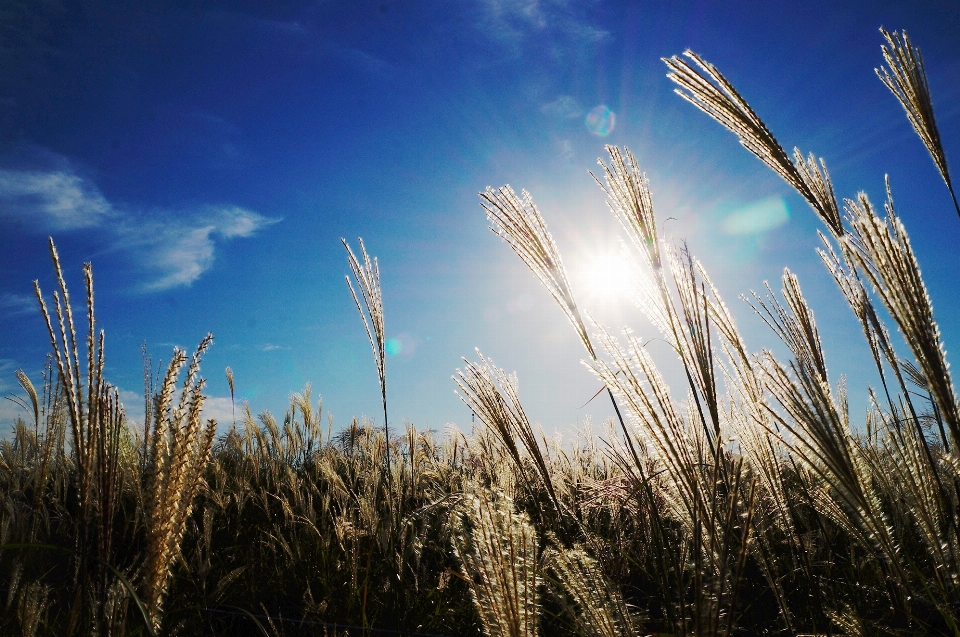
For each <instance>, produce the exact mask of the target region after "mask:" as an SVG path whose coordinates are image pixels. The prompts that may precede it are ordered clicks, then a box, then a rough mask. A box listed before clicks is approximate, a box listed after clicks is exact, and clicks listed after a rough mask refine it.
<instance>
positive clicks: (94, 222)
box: [0, 116, 279, 314]
mask: <svg viewBox="0 0 960 637" xmlns="http://www.w3.org/2000/svg"><path fill="white" fill-rule="evenodd" d="M211 117H212V116H211ZM29 152H30V154H32V155H34V156H39V157H40V159H41V160H42V163H43V164H44V165H47V166H50V165H53V166H55V168H53V169H48V170H9V169H0V228H2V226H3V222H4V221H5V220H7V219H10V218H16V219H17V220H19V221H21V222H23V223H24V224H25V225H26V226H27V227H31V228H34V229H36V230H41V231H44V232H46V231H52V230H61V231H62V230H74V229H80V228H102V230H103V235H104V242H105V243H106V244H107V245H106V246H105V247H109V248H112V249H117V250H120V251H122V252H125V253H127V254H129V255H131V256H132V257H133V258H134V259H136V260H137V261H138V262H139V264H140V265H141V266H142V268H143V270H144V271H145V272H146V273H148V275H149V276H148V280H146V281H144V282H142V284H141V287H142V289H144V290H147V291H154V290H165V289H169V288H173V287H177V286H186V285H190V284H192V283H193V282H194V281H196V280H197V279H198V278H199V277H200V276H201V275H202V274H203V273H204V272H205V271H207V270H208V269H210V267H211V265H212V264H213V262H214V256H215V252H216V245H217V242H218V241H225V240H229V239H237V238H247V237H251V236H253V235H254V234H255V233H256V232H257V231H258V230H260V229H262V228H265V227H266V226H269V225H271V224H273V223H276V222H278V221H279V219H269V218H267V217H264V216H263V215H260V214H258V213H256V212H253V211H251V210H247V209H245V208H241V207H239V206H223V207H206V208H201V209H199V210H192V211H185V212H179V213H178V212H173V211H164V210H159V211H149V212H143V211H137V210H134V209H130V208H124V207H120V206H115V205H113V204H111V203H110V202H109V201H108V200H107V199H106V198H105V197H104V196H103V195H102V194H101V193H100V190H99V189H98V188H97V186H96V185H95V184H94V183H92V182H91V181H90V180H89V179H86V178H84V177H82V176H80V175H78V174H77V172H76V171H75V170H74V169H73V168H72V167H71V166H70V163H69V161H68V160H67V159H66V158H64V157H61V156H58V155H55V154H53V153H50V152H49V151H44V150H43V149H36V148H30V149H29ZM108 222H109V223H108ZM30 306H31V303H30V301H29V300H28V298H27V297H26V296H23V295H12V294H8V295H5V296H3V297H0V311H2V312H4V313H7V314H9V313H11V312H12V313H26V312H27V311H28V309H29V307H30Z"/></svg>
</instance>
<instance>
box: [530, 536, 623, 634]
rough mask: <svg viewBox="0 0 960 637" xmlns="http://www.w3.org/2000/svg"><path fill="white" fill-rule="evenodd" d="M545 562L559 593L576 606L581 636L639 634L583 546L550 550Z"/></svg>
mask: <svg viewBox="0 0 960 637" xmlns="http://www.w3.org/2000/svg"><path fill="white" fill-rule="evenodd" d="M544 562H545V563H546V565H547V569H548V570H549V571H550V572H552V573H553V574H554V576H555V577H556V582H557V588H558V589H559V591H560V592H561V593H563V594H566V595H569V596H570V598H572V600H573V602H574V605H575V608H574V611H573V615H574V618H575V620H576V623H577V627H578V628H579V632H580V634H582V635H584V636H585V637H631V636H635V635H637V634H638V632H637V629H636V627H635V623H634V618H633V615H632V614H631V612H630V610H629V609H628V608H627V605H626V603H625V602H624V601H623V596H622V595H621V594H620V592H619V591H618V590H617V589H616V587H615V586H614V585H613V584H612V583H611V582H610V581H609V580H608V579H607V578H606V577H605V576H604V574H603V572H602V571H601V569H600V565H599V563H598V562H597V561H596V560H595V559H593V558H592V557H591V556H590V555H589V554H588V553H587V552H586V551H585V550H584V549H583V547H581V546H574V547H573V548H570V549H563V548H556V549H554V548H549V549H547V551H545V553H544Z"/></svg>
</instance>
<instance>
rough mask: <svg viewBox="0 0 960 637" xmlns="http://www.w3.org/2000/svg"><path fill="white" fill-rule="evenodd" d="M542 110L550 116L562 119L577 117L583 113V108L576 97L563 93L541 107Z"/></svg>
mask: <svg viewBox="0 0 960 637" xmlns="http://www.w3.org/2000/svg"><path fill="white" fill-rule="evenodd" d="M540 112H541V113H543V114H544V115H549V116H550V117H558V118H561V119H576V118H578V117H580V116H581V115H583V108H581V106H580V103H579V102H577V100H576V99H574V98H573V97H571V96H569V95H561V96H559V97H558V98H557V99H555V100H553V101H552V102H548V103H546V104H544V105H543V106H541V107H540Z"/></svg>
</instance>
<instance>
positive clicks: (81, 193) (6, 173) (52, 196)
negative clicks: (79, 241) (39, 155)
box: [0, 170, 113, 230]
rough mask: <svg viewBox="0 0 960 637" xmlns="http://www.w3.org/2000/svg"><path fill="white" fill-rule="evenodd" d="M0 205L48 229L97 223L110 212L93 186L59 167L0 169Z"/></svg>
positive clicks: (8, 213) (5, 211) (6, 214)
mask: <svg viewBox="0 0 960 637" xmlns="http://www.w3.org/2000/svg"><path fill="white" fill-rule="evenodd" d="M0 209H2V210H3V212H2V213H0V214H2V216H3V217H20V218H25V219H27V220H28V221H29V222H30V223H32V224H37V225H42V226H44V227H45V228H48V229H51V230H72V229H75V228H91V227H94V226H98V225H100V224H101V223H103V222H104V220H105V219H106V218H108V217H110V216H111V213H112V212H113V207H112V206H111V205H110V202H108V201H107V200H106V199H104V197H103V195H101V194H100V191H99V190H98V189H97V188H96V186H94V185H93V184H91V183H89V182H88V181H86V180H85V179H83V178H82V177H80V176H78V175H76V174H73V173H72V172H69V171H63V170H60V171H53V172H42V171H32V170H0Z"/></svg>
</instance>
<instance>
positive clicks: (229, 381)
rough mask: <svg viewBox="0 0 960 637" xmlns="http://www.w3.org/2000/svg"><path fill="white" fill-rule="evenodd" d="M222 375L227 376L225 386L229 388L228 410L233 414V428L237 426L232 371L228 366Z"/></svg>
mask: <svg viewBox="0 0 960 637" xmlns="http://www.w3.org/2000/svg"><path fill="white" fill-rule="evenodd" d="M223 373H224V374H225V375H226V376H227V386H228V387H229V388H230V410H231V413H232V414H233V426H234V427H236V426H237V403H236V401H235V400H234V392H233V370H232V369H230V367H229V366H228V367H227V368H226V369H225V370H223Z"/></svg>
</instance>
